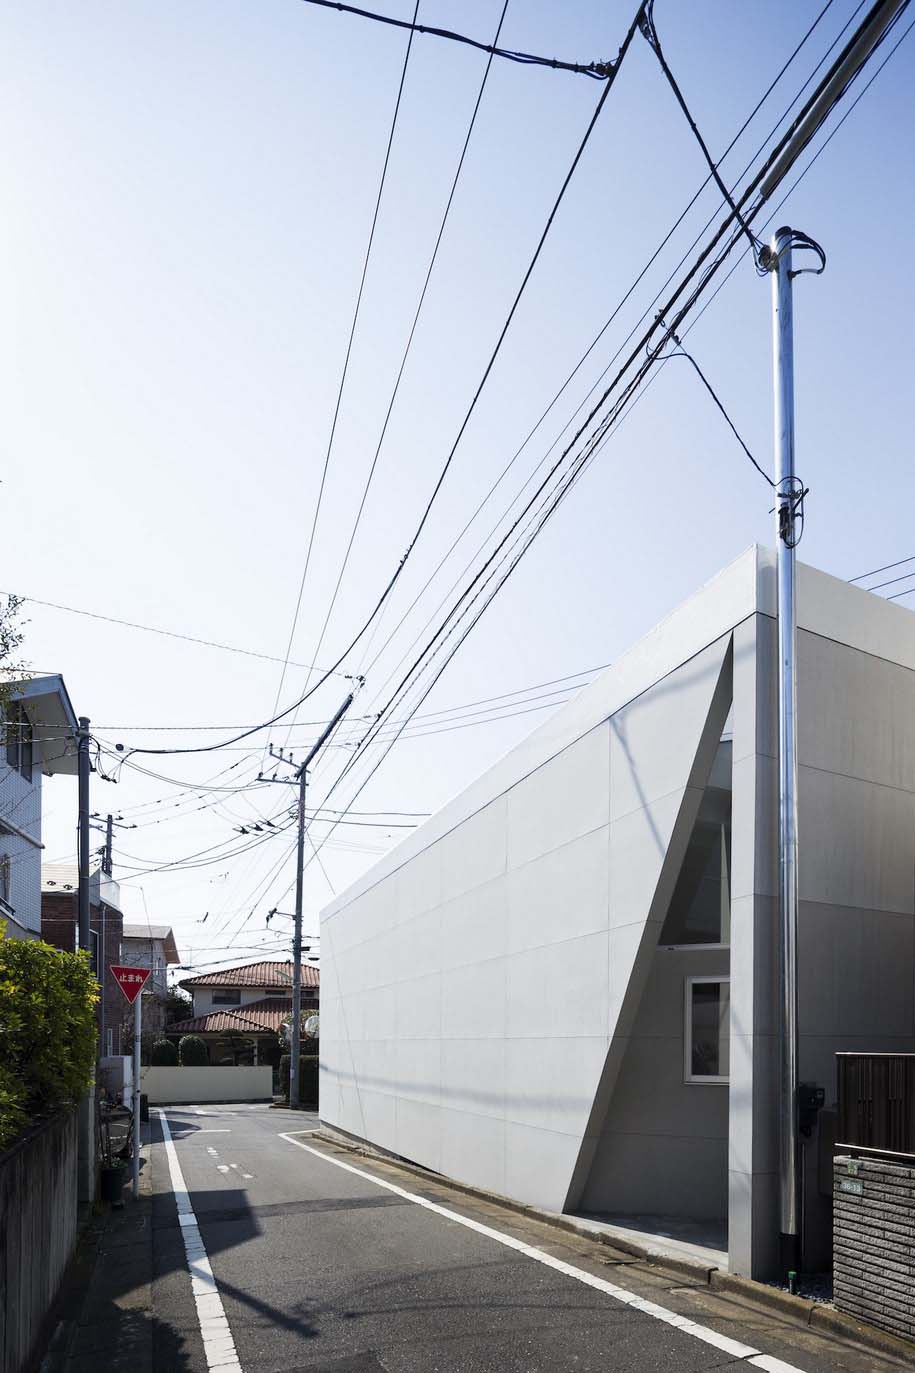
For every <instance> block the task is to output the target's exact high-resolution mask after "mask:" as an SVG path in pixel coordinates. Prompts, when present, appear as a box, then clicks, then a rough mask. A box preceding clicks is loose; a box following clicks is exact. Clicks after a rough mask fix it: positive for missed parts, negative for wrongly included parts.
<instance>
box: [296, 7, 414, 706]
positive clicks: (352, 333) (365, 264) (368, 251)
mask: <svg viewBox="0 0 915 1373" xmlns="http://www.w3.org/2000/svg"><path fill="white" fill-rule="evenodd" d="M418 13H419V0H416V7H415V9H414V11H413V21H414V24H415V22H416V16H417V14H418ZM407 27H410V26H409V25H408V26H407ZM412 47H413V29H412V27H411V28H410V37H409V38H408V40H407V48H406V52H405V53H404V59H403V66H402V67H401V70H400V82H399V84H398V87H397V98H396V100H395V101H394V113H393V115H392V117H391V127H390V129H389V130H388V141H387V146H386V148H385V151H384V161H383V163H382V166H381V176H380V178H379V181H378V191H377V193H376V196H375V208H374V210H373V212H372V223H371V227H370V229H369V236H368V242H367V243H366V245H365V254H364V255H363V259H362V273H361V276H360V278H359V289H358V291H357V292H356V304H355V306H354V308H353V318H352V321H351V323H350V329H349V338H348V339H347V342H346V352H345V354H344V357H343V367H342V370H341V372H340V381H339V384H338V386H337V398H336V400H335V402H334V413H333V417H332V419H331V424H330V433H329V434H328V438H327V448H326V450H325V453H324V466H323V468H322V470H321V482H320V485H319V486H318V499H317V501H316V502H315V509H314V515H313V516H312V521H311V529H310V530H309V533H308V544H307V547H306V551H305V566H304V567H303V568H302V579H301V581H300V582H299V594H298V597H297V598H296V603H295V613H294V614H293V617H292V628H291V629H290V631H289V642H288V644H287V645H286V661H285V662H284V663H283V671H282V673H281V674H280V681H279V686H278V687H277V689H276V698H275V700H274V702H273V710H274V713H275V712H276V708H277V706H278V705H279V703H280V696H281V694H282V691H283V683H284V682H285V680H286V664H287V662H288V660H289V656H290V654H291V653H292V643H293V640H294V638H295V631H296V626H297V625H298V623H299V614H300V613H301V610H302V597H303V595H304V593H305V583H306V581H307V580H308V569H309V566H310V565H311V554H312V550H313V548H314V542H315V533H316V532H317V528H318V521H319V519H320V517H321V506H322V504H323V501H324V488H325V485H326V483H327V473H328V470H329V468H330V460H331V455H332V454H333V449H334V439H335V438H336V434H337V421H338V420H339V418H340V406H341V405H342V403H343V392H344V390H345V388H346V378H347V375H348V373H349V362H350V357H351V356H352V352H353V340H354V339H355V337H356V326H357V324H358V323H359V311H360V309H361V307H362V295H363V292H364V291H365V281H366V277H367V276H368V270H369V261H370V259H371V256H372V245H373V243H374V242H375V230H376V229H377V227H378V214H379V211H380V210H381V199H382V196H383V195H384V187H385V182H386V181H387V176H388V166H389V164H390V161H391V149H392V147H393V146H394V134H395V132H396V130H397V118H398V115H399V114H400V102H401V99H402V98H403V90H404V83H405V82H406V79H407V67H408V66H409V63H410V51H411V49H412ZM322 641H323V635H322ZM310 675H311V674H310V671H309V678H310ZM305 688H306V691H307V689H308V681H307V680H306V683H305Z"/></svg>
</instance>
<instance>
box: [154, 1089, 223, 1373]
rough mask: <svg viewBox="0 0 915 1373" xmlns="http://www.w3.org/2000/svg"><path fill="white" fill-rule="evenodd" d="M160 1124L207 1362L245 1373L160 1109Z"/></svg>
mask: <svg viewBox="0 0 915 1373" xmlns="http://www.w3.org/2000/svg"><path fill="white" fill-rule="evenodd" d="M159 1124H160V1125H161V1126H162V1137H163V1139H164V1141H165V1155H166V1158H167V1159H168V1173H169V1177H170V1178H171V1183H172V1191H173V1192H174V1194H175V1201H176V1203H177V1206H178V1224H179V1225H180V1226H181V1235H182V1238H183V1239H184V1252H185V1254H186V1256H187V1266H188V1271H189V1272H190V1275H191V1291H192V1292H193V1294H194V1304H195V1306H196V1308H197V1321H198V1324H199V1325H200V1333H201V1335H202V1336H203V1352H204V1357H205V1358H206V1361H207V1368H208V1369H209V1368H213V1369H216V1368H218V1369H220V1370H221V1373H241V1364H240V1363H239V1362H238V1354H237V1352H236V1349H235V1341H234V1340H233V1338H232V1332H231V1330H230V1329H229V1322H228V1321H227V1320H226V1313H225V1309H224V1308H223V1304H222V1298H221V1297H220V1295H219V1291H218V1289H217V1287H216V1279H215V1278H214V1277H213V1269H212V1268H211V1267H210V1260H209V1258H208V1257H207V1251H206V1246H205V1244H204V1242H203V1238H202V1236H201V1234H200V1227H199V1226H198V1224H197V1217H196V1216H195V1215H194V1208H193V1206H192V1205H191V1198H190V1194H189V1193H188V1190H187V1185H186V1184H185V1181H184V1174H183V1173H182V1172H181V1164H180V1163H179V1162H178V1151H177V1149H176V1148H175V1144H174V1141H173V1139H172V1135H171V1131H170V1130H169V1128H168V1121H167V1120H166V1118H165V1112H164V1111H160V1112H159Z"/></svg>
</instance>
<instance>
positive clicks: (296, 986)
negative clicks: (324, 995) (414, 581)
mask: <svg viewBox="0 0 915 1373" xmlns="http://www.w3.org/2000/svg"><path fill="white" fill-rule="evenodd" d="M353 698H354V693H353V692H352V691H351V692H350V693H349V695H348V696H347V698H346V700H345V701H344V702H343V704H342V706H341V707H340V709H339V710H338V711H337V713H336V715H335V716H334V718H333V719H332V720H331V722H330V724H329V725H328V726H327V728H326V729H325V730H324V732H323V734H322V735H321V737H320V738H319V739H318V740H317V741H316V742H315V743H314V744H313V745H312V747H311V749H310V750H309V752H308V754H307V756H306V758H305V761H304V762H303V763H302V764H301V765H300V767H299V768H298V770H297V772H296V781H297V782H298V784H299V799H298V815H297V819H298V838H297V842H296V870H295V930H294V933H293V938H292V1033H291V1036H290V1045H289V1105H290V1106H298V1105H299V1101H300V1097H301V1090H300V1089H301V1084H300V1082H299V1053H300V1050H301V1047H302V892H303V887H304V876H305V829H306V818H305V793H306V789H307V786H308V769H309V768H310V767H311V764H312V763H313V762H314V760H315V758H316V757H317V756H318V754H319V753H320V752H321V749H322V748H323V747H324V745H325V744H326V743H327V741H328V739H329V738H330V736H331V735H332V734H333V732H334V730H335V729H336V728H337V726H338V725H339V723H340V721H341V720H342V719H343V717H344V715H345V714H346V712H347V711H348V710H349V708H350V706H351V705H352V704H353ZM271 754H272V756H273V757H275V758H278V759H279V761H280V762H283V763H287V762H291V760H290V759H288V758H284V757H283V755H282V754H281V753H280V754H274V753H273V752H272V750H271ZM260 775H262V774H260Z"/></svg>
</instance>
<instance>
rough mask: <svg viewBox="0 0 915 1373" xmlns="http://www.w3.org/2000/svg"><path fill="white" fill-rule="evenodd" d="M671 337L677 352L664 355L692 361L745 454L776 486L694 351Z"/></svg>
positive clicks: (770, 483) (771, 484)
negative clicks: (726, 407) (753, 452)
mask: <svg viewBox="0 0 915 1373" xmlns="http://www.w3.org/2000/svg"><path fill="white" fill-rule="evenodd" d="M671 338H672V339H673V341H674V343H675V344H676V345H677V347H676V352H673V353H666V354H665V355H664V356H665V359H668V360H669V359H671V358H686V361H687V362H690V363H692V365H693V367H694V369H695V371H696V375H697V376H698V378H699V380H700V381H701V382H702V385H703V386H704V387H705V389H706V391H708V393H709V395H710V396H711V398H712V400H713V401H714V402H715V404H716V405H717V407H718V409H719V410H720V411H721V413H722V415H723V416H724V418H725V422H726V423H727V426H728V428H729V429H730V431H731V433H732V434H733V435H734V438H735V439H736V440H737V442H738V443H739V444H740V446H741V448H742V449H743V451H744V453H745V454H746V455H747V457H748V458H749V459H750V462H751V463H752V464H753V466H754V467H755V468H756V470H757V472H758V473H759V475H760V476H761V477H762V478H763V479H764V480H765V481H767V482H768V483H769V485H770V486H771V487H774V486H775V482H774V481H773V480H772V478H771V477H770V476H769V473H768V472H767V471H766V470H765V468H764V467H760V465H759V463H758V462H757V461H756V459H755V458H754V456H753V454H752V453H751V452H750V450H749V448H748V447H747V445H746V444H745V443H744V441H743V439H742V438H741V437H740V434H739V433H738V432H737V427H736V425H735V424H734V421H733V420H732V419H731V417H730V415H729V414H728V412H727V410H726V409H725V408H724V403H723V402H722V401H721V399H720V397H719V396H718V393H717V392H716V390H715V388H714V387H713V386H712V383H711V382H710V381H709V379H708V377H707V376H706V375H705V373H704V372H703V370H702V368H701V367H700V366H699V364H698V362H697V361H696V359H695V358H694V357H693V355H692V353H688V352H687V350H686V349H685V348H684V347H683V344H682V343H681V342H680V339H679V337H678V336H677V335H676V334H671Z"/></svg>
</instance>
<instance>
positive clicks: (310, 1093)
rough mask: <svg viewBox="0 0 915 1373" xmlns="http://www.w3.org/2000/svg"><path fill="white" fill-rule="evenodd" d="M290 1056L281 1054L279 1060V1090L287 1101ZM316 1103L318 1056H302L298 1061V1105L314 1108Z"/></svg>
mask: <svg viewBox="0 0 915 1373" xmlns="http://www.w3.org/2000/svg"><path fill="white" fill-rule="evenodd" d="M291 1061H292V1055H291V1054H283V1056H282V1058H281V1059H280V1090H281V1091H282V1093H283V1096H284V1097H285V1098H286V1100H287V1101H288V1100H289V1064H290V1062H291ZM317 1101H318V1055H317V1054H302V1056H301V1058H300V1059H299V1103H300V1105H302V1106H315V1105H317Z"/></svg>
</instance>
